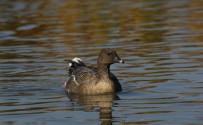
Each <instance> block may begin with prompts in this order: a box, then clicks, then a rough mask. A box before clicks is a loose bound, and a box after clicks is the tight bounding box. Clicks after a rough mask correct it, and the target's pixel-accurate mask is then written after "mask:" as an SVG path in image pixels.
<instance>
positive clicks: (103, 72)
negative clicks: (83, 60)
mask: <svg viewBox="0 0 203 125" xmlns="http://www.w3.org/2000/svg"><path fill="white" fill-rule="evenodd" d="M97 73H98V74H99V77H100V78H108V79H109V78H110V64H98V68H97Z"/></svg>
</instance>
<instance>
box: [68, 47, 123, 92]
mask: <svg viewBox="0 0 203 125" xmlns="http://www.w3.org/2000/svg"><path fill="white" fill-rule="evenodd" d="M68 61H69V66H70V69H69V76H70V79H69V80H68V81H66V82H65V84H64V86H65V90H66V92H67V93H71V94H82V95H96V94H106V93H115V92H118V91H121V90H122V88H121V85H120V83H119V81H118V79H117V78H116V76H115V75H114V74H113V73H111V72H110V65H111V64H113V63H124V61H123V60H121V59H120V57H119V56H118V55H117V53H116V51H115V50H113V49H102V50H101V52H100V54H99V57H98V59H97V68H94V67H88V66H86V65H85V64H84V63H83V62H82V60H81V59H79V58H74V59H73V60H68Z"/></svg>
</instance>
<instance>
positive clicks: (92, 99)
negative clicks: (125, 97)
mask: <svg viewBox="0 0 203 125" xmlns="http://www.w3.org/2000/svg"><path fill="white" fill-rule="evenodd" d="M67 97H68V98H70V101H71V102H74V103H77V104H79V105H81V106H87V107H89V108H85V111H92V110H93V111H94V108H95V107H99V119H100V121H101V125H111V124H112V118H113V116H112V106H113V102H114V101H115V100H119V99H120V98H119V96H118V95H115V94H107V95H82V96H81V95H75V94H68V93H67Z"/></svg>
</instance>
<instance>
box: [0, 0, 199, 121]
mask: <svg viewBox="0 0 203 125" xmlns="http://www.w3.org/2000/svg"><path fill="white" fill-rule="evenodd" d="M202 6H203V2H202V1H197V0H196V1H195V0H193V1H188V0H179V1H177V0H165V1H160V0H153V1H149V0H136V1H131V0H125V1H122V0H117V1H112V0H109V1H95V0H89V1H85V2H82V1H78V0H68V1H67V0H57V1H54V0H46V1H39V0H38V1H36V0H14V1H9V0H0V13H1V15H0V58H1V60H0V110H1V111H0V124H2V125H8V124H14V125H23V124H25V125H27V124H31V125H32V124H66V123H67V124H77V123H78V124H88V125H89V124H99V123H103V124H105V123H106V124H114V123H115V124H160V125H162V124H174V125H175V124H185V125H188V124H202V121H203V118H202V114H203V113H202V112H203V111H202V109H203V108H202V105H203V102H202V100H203V96H202V95H203V92H202V89H203V87H202V83H203V78H202V74H203V64H202V61H203V35H202V34H203V30H202V29H203V25H202V24H203V23H202V22H203V21H202V20H203V17H202V11H203V8H202ZM107 47H111V48H115V49H117V50H118V53H119V55H120V56H121V57H122V58H124V59H125V60H126V62H127V63H126V64H125V65H113V66H112V67H111V68H112V72H114V74H115V75H116V76H117V77H118V78H119V81H120V82H121V83H122V86H123V89H124V91H123V92H121V93H119V94H118V95H119V97H120V98H121V99H120V100H119V99H117V97H116V96H114V95H104V96H101V97H77V96H76V97H74V96H73V97H69V98H68V99H67V97H66V94H65V92H64V90H63V89H62V87H61V86H62V84H63V82H64V81H65V80H66V79H68V78H67V75H66V66H67V64H65V63H64V62H63V60H64V59H66V58H73V57H81V58H82V59H83V60H84V61H85V62H86V63H87V65H90V66H92V65H95V64H96V59H97V56H98V52H99V51H100V49H101V48H107ZM97 113H98V114H99V113H100V118H99V115H98V114H97Z"/></svg>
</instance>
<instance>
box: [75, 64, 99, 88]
mask: <svg viewBox="0 0 203 125" xmlns="http://www.w3.org/2000/svg"><path fill="white" fill-rule="evenodd" d="M71 77H74V80H75V82H76V83H77V84H78V85H81V84H94V83H96V82H97V81H98V77H97V75H96V72H95V71H94V70H92V69H90V68H88V67H86V66H80V67H75V68H74V69H73V70H72V72H71Z"/></svg>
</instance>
